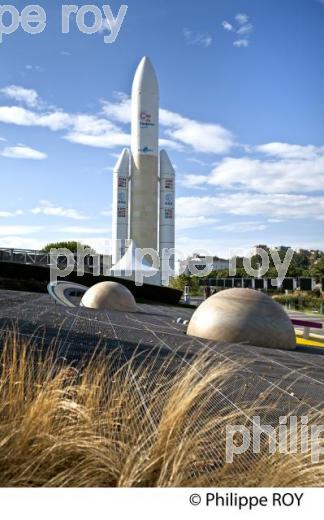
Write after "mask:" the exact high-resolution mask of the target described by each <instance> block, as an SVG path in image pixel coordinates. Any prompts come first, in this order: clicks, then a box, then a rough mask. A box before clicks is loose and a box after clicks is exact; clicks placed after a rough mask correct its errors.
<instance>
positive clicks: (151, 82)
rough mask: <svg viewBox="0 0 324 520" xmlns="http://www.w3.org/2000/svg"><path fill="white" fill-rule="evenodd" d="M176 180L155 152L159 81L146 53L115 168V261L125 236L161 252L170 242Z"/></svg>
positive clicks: (161, 155)
mask: <svg viewBox="0 0 324 520" xmlns="http://www.w3.org/2000/svg"><path fill="white" fill-rule="evenodd" d="M127 171H128V175H126V172H127ZM125 177H127V186H126V187H125V186H124V182H125V181H124V179H125ZM174 183H175V173H174V169H173V167H172V165H171V162H170V159H169V158H168V155H167V153H166V152H165V151H164V150H163V151H161V153H159V86H158V81H157V78H156V74H155V71H154V68H153V66H152V64H151V62H150V60H149V59H148V58H147V57H144V58H143V59H142V60H141V62H140V64H139V65H138V68H137V70H136V73H135V76H134V81H133V86H132V114H131V150H130V153H129V152H127V150H124V151H123V152H122V155H121V157H120V158H119V160H118V162H117V164H116V167H115V169H114V192H113V240H114V245H113V263H116V261H117V260H118V258H120V257H121V256H122V255H123V254H124V250H121V248H122V244H123V240H125V238H127V239H130V240H132V241H133V242H134V243H135V244H136V247H137V248H143V249H146V248H150V249H154V250H155V251H158V252H159V253H160V255H161V253H162V249H163V248H165V247H166V248H174V217H175V215H174V211H175V208H174ZM125 200H126V201H127V202H126V208H125V207H124V201H125ZM125 214H126V215H127V217H126V220H125V217H124V215H125ZM118 241H121V243H120V242H118ZM115 243H116V244H115Z"/></svg>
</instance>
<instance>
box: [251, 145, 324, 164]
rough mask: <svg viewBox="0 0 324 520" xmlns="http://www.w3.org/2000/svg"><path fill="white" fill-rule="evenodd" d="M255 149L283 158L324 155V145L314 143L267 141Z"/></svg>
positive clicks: (306, 157) (304, 157) (312, 157)
mask: <svg viewBox="0 0 324 520" xmlns="http://www.w3.org/2000/svg"><path fill="white" fill-rule="evenodd" d="M255 150H256V151H258V152H261V153H264V154H266V155H269V156H273V157H281V158H283V159H305V160H308V159H315V158H316V157H318V156H320V155H324V146H319V147H317V146H313V145H306V146H301V145H296V144H288V143H277V142H274V143H267V144H262V145H260V146H256V147H255Z"/></svg>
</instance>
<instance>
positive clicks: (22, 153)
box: [0, 145, 47, 161]
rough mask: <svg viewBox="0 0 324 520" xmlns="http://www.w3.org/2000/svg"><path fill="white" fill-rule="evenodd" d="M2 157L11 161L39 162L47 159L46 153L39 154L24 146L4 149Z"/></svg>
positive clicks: (0, 153) (1, 153)
mask: <svg viewBox="0 0 324 520" xmlns="http://www.w3.org/2000/svg"><path fill="white" fill-rule="evenodd" d="M0 155H2V157H7V158H10V159H34V160H38V161H40V160H43V159H47V155H46V153H43V152H39V151H38V150H34V148H30V147H29V146H24V145H17V146H10V147H7V148H4V150H2V152H0Z"/></svg>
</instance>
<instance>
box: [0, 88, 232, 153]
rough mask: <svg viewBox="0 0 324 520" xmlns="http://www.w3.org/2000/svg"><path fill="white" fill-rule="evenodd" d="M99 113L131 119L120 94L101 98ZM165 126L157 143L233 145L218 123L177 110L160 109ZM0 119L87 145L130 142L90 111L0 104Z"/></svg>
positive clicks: (209, 148) (215, 149) (207, 149)
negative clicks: (47, 131)
mask: <svg viewBox="0 0 324 520" xmlns="http://www.w3.org/2000/svg"><path fill="white" fill-rule="evenodd" d="M102 113H103V114H104V115H105V116H107V117H108V118H111V119H113V120H116V121H118V122H120V123H123V124H125V123H129V122H130V119H131V109H130V100H129V98H128V97H127V96H125V95H124V94H121V93H119V94H118V95H117V99H116V101H114V102H107V101H102ZM160 121H161V125H162V126H163V127H164V134H165V135H162V136H161V140H160V144H161V146H165V147H167V148H170V149H173V150H177V151H183V150H184V148H183V147H184V146H187V147H191V148H192V149H194V150H196V151H198V152H202V153H215V154H220V153H226V152H228V151H229V150H230V148H231V147H232V146H233V144H234V138H233V135H232V133H231V132H230V131H229V130H227V129H226V128H224V127H222V126H221V125H217V124H214V123H205V122H200V121H196V120H194V119H189V118H187V117H183V116H181V115H180V114H177V113H176V112H171V111H169V110H165V109H161V110H160ZM0 122H2V123H7V124H15V125H19V126H39V127H43V128H48V129H50V130H52V131H60V130H63V131H65V132H66V133H65V135H64V136H63V137H64V138H65V139H66V140H68V141H70V142H73V143H77V144H82V145H86V146H94V147H100V148H114V147H119V146H129V145H130V134H129V132H125V131H124V130H123V129H122V128H120V127H119V126H118V125H116V124H115V123H113V122H112V121H111V120H109V119H106V117H102V116H96V115H89V114H68V113H66V112H64V111H62V110H58V109H52V111H51V110H50V109H49V110H47V111H45V112H42V111H40V112H35V111H32V110H29V109H26V108H24V107H20V106H0Z"/></svg>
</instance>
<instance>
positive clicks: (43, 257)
mask: <svg viewBox="0 0 324 520" xmlns="http://www.w3.org/2000/svg"><path fill="white" fill-rule="evenodd" d="M94 256H96V257H98V256H99V258H100V266H104V267H105V269H109V268H111V258H110V257H107V255H94ZM76 260H77V256H76V255H75V265H76V266H77V262H76ZM0 262H10V263H15V264H24V265H38V266H43V267H50V265H51V257H50V254H49V253H47V252H45V251H37V250H35V249H16V248H0ZM66 263H67V260H66V257H65V256H62V257H59V258H58V262H57V264H58V267H59V268H60V269H64V268H65V267H66ZM109 263H110V265H109ZM94 264H95V262H94V260H93V257H92V256H91V255H89V256H86V257H85V258H84V271H85V272H88V273H92V271H93V266H94ZM75 268H76V267H75Z"/></svg>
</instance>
